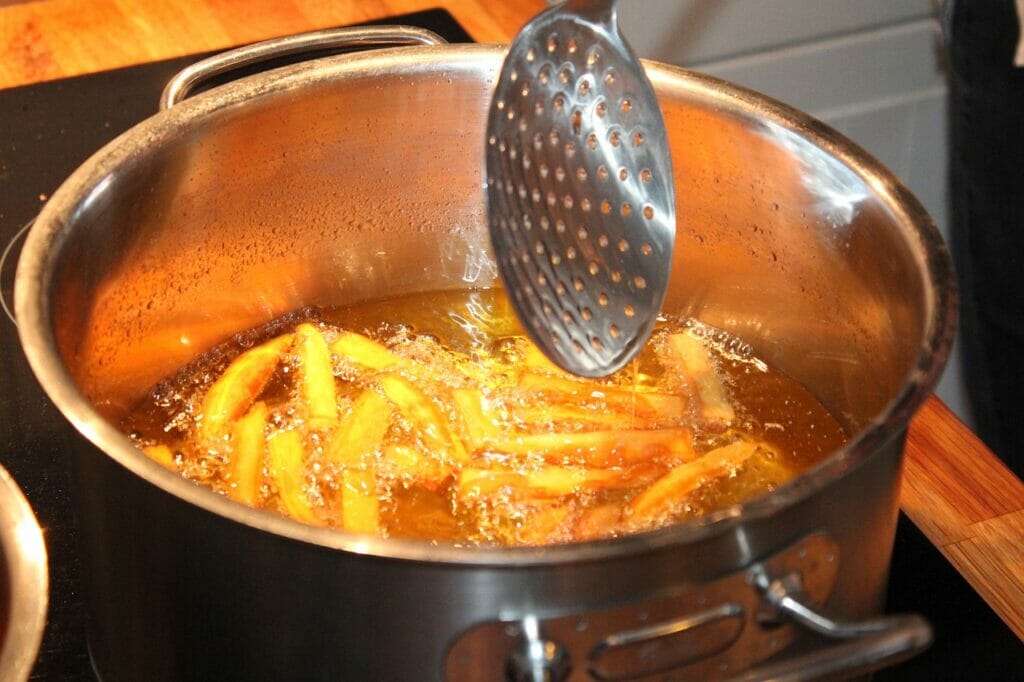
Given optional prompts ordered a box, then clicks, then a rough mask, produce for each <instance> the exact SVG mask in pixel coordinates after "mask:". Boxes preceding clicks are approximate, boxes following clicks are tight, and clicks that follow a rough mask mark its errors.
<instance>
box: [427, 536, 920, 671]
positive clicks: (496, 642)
mask: <svg viewBox="0 0 1024 682" xmlns="http://www.w3.org/2000/svg"><path fill="white" fill-rule="evenodd" d="M838 552H839V548H838V545H837V544H836V543H835V541H834V540H832V538H830V537H829V536H827V535H826V534H824V533H815V534H812V535H809V536H806V537H804V538H803V539H801V540H799V541H797V542H795V543H794V544H792V545H791V546H789V547H788V548H786V549H784V550H782V551H780V552H777V553H776V554H774V555H772V556H770V557H768V558H766V559H764V560H762V561H759V562H758V563H756V564H753V565H752V566H748V567H747V568H746V569H743V570H739V571H735V572H733V573H731V574H728V575H726V576H723V577H721V578H719V579H717V580H714V581H712V582H710V583H706V584H703V585H698V586H692V587H688V588H686V589H685V590H682V591H678V592H674V593H672V594H667V595H666V594H663V595H660V596H657V597H655V598H652V599H649V600H646V601H643V602H637V603H632V604H628V605H626V606H619V607H615V608H611V609H608V610H604V611H590V612H587V613H576V614H570V615H557V616H554V617H546V618H542V617H540V616H539V615H538V614H518V615H510V616H509V617H502V618H501V619H498V620H493V621H486V622H482V623H478V624H476V625H474V626H471V627H470V628H468V629H467V630H465V631H464V632H463V633H462V634H461V635H459V636H458V637H457V638H456V639H455V640H454V641H453V644H452V646H451V647H450V648H449V651H448V654H447V657H446V662H445V671H444V673H445V678H446V679H448V680H451V681H453V682H458V681H461V680H479V679H488V680H494V679H497V680H500V679H506V680H517V681H518V680H523V681H530V682H534V681H539V680H545V681H550V682H555V681H559V680H573V681H577V680H578V681H581V682H582V681H584V680H588V681H589V680H601V681H608V682H613V681H617V680H627V679H628V680H652V681H653V680H658V681H659V682H663V681H664V680H674V679H708V680H710V679H719V680H722V679H728V680H733V681H735V682H751V681H753V680H765V679H774V680H794V681H795V680H812V679H819V678H822V677H829V678H843V677H850V676H853V675H859V674H864V673H867V672H870V671H872V670H878V669H881V668H883V667H886V666H888V665H893V664H895V663H898V662H900V661H902V660H906V659H907V658H910V657H912V656H914V655H915V654H917V653H919V652H920V651H922V650H924V649H925V648H927V647H928V645H929V644H930V643H931V639H932V633H931V628H930V626H929V625H928V623H927V622H926V621H925V620H924V619H923V618H921V617H920V616H917V615H893V616H886V617H880V618H874V619H868V620H864V621H857V622H844V621H841V620H835V619H832V618H830V617H828V616H827V615H825V614H823V613H822V612H821V611H820V610H819V608H818V605H820V604H824V603H825V602H826V600H827V598H828V596H829V594H830V593H831V591H832V588H833V586H834V584H835V579H836V575H837V573H838V563H839V553H838ZM803 630H806V631H809V632H810V633H813V635H817V636H818V637H817V638H816V637H806V636H803V637H801V635H802V634H806V633H802V631H803ZM798 637H800V638H801V642H800V647H799V649H798V648H796V647H794V649H793V651H792V652H791V653H790V654H789V655H788V656H786V655H785V654H784V653H783V652H784V651H785V650H786V649H787V648H788V647H789V645H790V644H792V643H794V641H795V640H797V639H798ZM818 638H820V639H821V640H826V641H827V640H838V643H834V644H833V643H827V644H822V643H821V641H815V640H816V639H818ZM803 640H807V641H803Z"/></svg>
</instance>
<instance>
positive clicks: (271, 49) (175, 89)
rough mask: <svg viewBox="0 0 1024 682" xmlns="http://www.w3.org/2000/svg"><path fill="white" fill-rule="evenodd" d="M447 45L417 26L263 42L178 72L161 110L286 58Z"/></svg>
mask: <svg viewBox="0 0 1024 682" xmlns="http://www.w3.org/2000/svg"><path fill="white" fill-rule="evenodd" d="M446 42H447V41H445V39H444V38H442V37H441V36H439V35H437V34H436V33H434V32H433V31H428V30H426V29H422V28H417V27H415V26H361V27H360V26H357V27H351V28H330V29H324V30H322V31H309V32H307V33H298V34H295V35H290V36H284V37H282V38H274V39H272V40H264V41H262V42H259V43H253V44H252V45H245V46H243V47H239V48H235V49H233V50H228V51H226V52H221V53H220V54H215V55H213V56H212V57H207V58H206V59H203V60H200V61H198V62H196V63H195V64H191V65H189V66H187V67H185V68H184V69H182V70H181V71H179V72H178V73H177V74H176V75H175V76H174V77H173V78H171V80H169V81H168V82H167V85H166V86H165V87H164V91H163V94H162V95H161V96H160V110H161V111H164V110H166V109H170V108H171V107H173V106H175V105H176V104H180V103H181V102H182V101H183V100H185V99H186V98H187V97H189V95H191V94H192V93H194V92H195V91H196V90H197V89H198V88H199V87H200V86H203V85H208V84H210V83H211V82H213V81H216V82H223V81H224V80H225V78H224V77H225V76H227V75H229V74H232V73H233V72H238V73H235V74H234V76H233V78H237V77H241V76H245V75H250V74H251V73H253V69H254V67H258V66H261V65H262V67H263V68H259V69H257V70H266V69H267V68H273V67H274V66H281V65H282V64H281V63H280V62H281V61H282V60H284V59H287V58H292V59H290V60H289V63H291V62H294V61H298V60H296V59H294V57H296V56H299V55H304V56H306V57H307V58H314V57H323V56H326V55H328V54H338V53H340V52H357V51H360V50H375V49H380V48H384V47H401V46H404V45H443V44H445V43H446ZM233 78H232V79H233ZM232 79H228V80H232Z"/></svg>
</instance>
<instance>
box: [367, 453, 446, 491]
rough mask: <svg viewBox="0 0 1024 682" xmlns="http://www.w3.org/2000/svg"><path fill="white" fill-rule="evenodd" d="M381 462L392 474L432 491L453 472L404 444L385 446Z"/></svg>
mask: <svg viewBox="0 0 1024 682" xmlns="http://www.w3.org/2000/svg"><path fill="white" fill-rule="evenodd" d="M383 463H384V466H385V467H387V469H388V473H390V474H391V475H392V476H395V477H396V478H398V479H400V480H402V481H404V482H405V483H409V484H416V485H419V486H422V487H424V488H426V489H428V490H433V491H437V490H439V489H440V488H441V486H443V485H444V484H445V482H446V481H448V479H450V478H451V477H452V475H453V474H454V472H453V471H452V468H451V467H450V466H446V465H445V464H444V463H442V462H439V461H438V460H436V459H434V458H433V457H428V456H427V455H424V454H422V453H420V452H417V451H416V450H415V449H414V448H410V447H408V446H405V445H389V446H388V447H386V448H385V449H384V459H383Z"/></svg>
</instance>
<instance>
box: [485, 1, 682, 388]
mask: <svg viewBox="0 0 1024 682" xmlns="http://www.w3.org/2000/svg"><path fill="white" fill-rule="evenodd" d="M668 149H669V148H668V140H667V135H666V132H665V123H664V120H663V119H662V116H661V109H660V108H659V106H658V101H657V99H656V98H655V95H654V89H653V88H652V87H651V84H650V82H649V81H648V80H647V76H646V74H645V73H644V70H643V67H642V65H641V64H640V61H639V60H638V59H637V57H636V56H635V55H634V54H633V51H632V50H631V49H630V48H629V46H628V45H627V44H626V42H625V40H624V39H623V37H622V35H621V34H620V32H619V28H618V23H617V21H616V17H615V2H614V0H570V2H567V3H566V4H565V5H564V6H562V7H556V8H552V9H550V10H547V11H545V12H544V13H542V14H540V15H538V16H537V17H536V18H534V19H533V20H532V21H530V23H529V24H527V26H526V27H525V28H524V29H523V30H522V31H521V32H520V33H519V35H518V36H517V37H516V39H515V40H514V41H513V43H512V45H511V47H510V49H509V52H508V56H507V57H506V59H505V63H504V65H503V67H502V70H501V73H500V76H499V79H498V84H497V86H496V88H495V90H494V98H493V101H492V106H491V110H490V113H489V116H488V119H487V140H486V166H487V207H488V223H489V229H490V235H491V242H492V245H493V247H494V251H495V256H496V258H497V260H498V267H499V270H500V272H501V276H502V279H503V280H504V283H505V286H506V288H507V290H508V292H509V295H510V298H511V301H512V304H513V306H514V308H515V310H516V312H517V314H518V315H519V318H520V320H521V321H522V323H523V326H524V327H525V328H526V330H527V332H528V333H529V334H530V335H531V336H532V337H533V340H534V341H535V342H536V343H537V345H538V346H539V347H540V348H541V350H543V351H544V353H545V354H546V355H547V356H548V357H549V358H550V359H551V360H552V361H553V362H555V363H556V364H558V365H559V366H560V367H562V368H563V369H566V370H568V371H570V372H573V373H574V374H578V375H580V376H587V377H599V376H606V375H608V374H611V373H612V372H614V371H615V370H617V369H619V368H621V367H623V366H624V365H625V364H626V363H627V362H629V360H630V359H631V358H632V357H633V356H634V355H635V354H636V353H638V352H639V351H640V349H641V348H642V346H643V344H644V342H645V341H646V340H647V338H648V337H649V336H650V333H651V329H652V327H653V326H654V323H655V321H656V318H657V315H658V313H659V312H660V310H661V304H662V301H663V299H664V297H665V291H666V288H667V286H668V275H669V272H670V270H671V263H672V248H673V244H674V241H675V196H674V191H673V181H672V164H671V159H670V157H669V152H668Z"/></svg>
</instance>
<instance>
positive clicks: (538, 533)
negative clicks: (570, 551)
mask: <svg viewBox="0 0 1024 682" xmlns="http://www.w3.org/2000/svg"><path fill="white" fill-rule="evenodd" d="M571 513H572V509H571V508H570V507H569V505H568V504H550V503H548V504H541V505H536V507H535V509H533V510H532V511H531V513H530V514H529V515H528V516H527V518H526V522H525V523H523V525H522V526H521V527H520V528H518V538H517V540H518V541H519V543H520V544H526V545H542V544H549V543H551V542H557V541H558V540H568V539H570V538H569V537H568V535H567V534H566V533H565V532H564V530H563V527H564V526H565V525H566V520H567V519H568V518H569V515H570V514H571Z"/></svg>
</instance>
